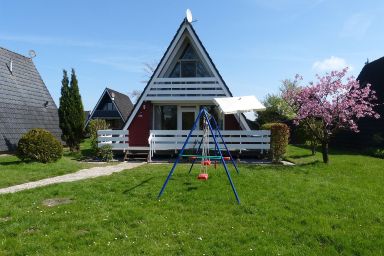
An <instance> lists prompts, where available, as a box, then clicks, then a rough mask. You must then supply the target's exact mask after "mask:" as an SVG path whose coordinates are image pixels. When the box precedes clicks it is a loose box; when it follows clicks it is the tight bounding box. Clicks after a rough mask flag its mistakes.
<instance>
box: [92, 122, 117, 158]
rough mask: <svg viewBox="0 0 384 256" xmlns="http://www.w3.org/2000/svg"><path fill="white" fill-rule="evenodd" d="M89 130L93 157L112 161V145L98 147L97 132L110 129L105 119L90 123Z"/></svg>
mask: <svg viewBox="0 0 384 256" xmlns="http://www.w3.org/2000/svg"><path fill="white" fill-rule="evenodd" d="M87 129H88V132H89V135H90V139H91V149H92V153H93V155H94V156H96V157H98V158H100V159H102V160H103V161H107V162H109V161H111V160H112V158H113V152H112V147H111V146H110V145H104V146H102V147H100V148H99V147H98V146H97V131H98V130H107V129H109V126H108V124H107V122H106V121H105V120H104V119H93V120H91V121H90V122H89V124H88V127H87Z"/></svg>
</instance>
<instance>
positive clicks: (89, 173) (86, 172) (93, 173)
mask: <svg viewBox="0 0 384 256" xmlns="http://www.w3.org/2000/svg"><path fill="white" fill-rule="evenodd" d="M145 163H146V162H135V163H133V162H129V163H128V162H124V163H120V164H117V165H111V166H103V167H92V168H88V169H82V170H80V171H77V172H74V173H69V174H65V175H61V176H56V177H51V178H46V179H42V180H37V181H32V182H28V183H24V184H19V185H15V186H11V187H7V188H1V189H0V194H9V193H15V192H18V191H22V190H27V189H32V188H38V187H43V186H48V185H51V184H57V183H64V182H72V181H78V180H85V179H91V178H96V177H100V176H108V175H111V174H112V173H115V172H121V171H123V170H127V169H132V168H135V167H137V166H140V165H143V164H145Z"/></svg>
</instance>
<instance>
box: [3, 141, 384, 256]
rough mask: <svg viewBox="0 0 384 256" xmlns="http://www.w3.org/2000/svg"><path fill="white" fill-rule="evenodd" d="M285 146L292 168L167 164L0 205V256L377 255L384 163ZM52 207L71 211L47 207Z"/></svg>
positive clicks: (383, 243) (383, 235)
mask: <svg viewBox="0 0 384 256" xmlns="http://www.w3.org/2000/svg"><path fill="white" fill-rule="evenodd" d="M308 154H309V150H306V149H302V148H298V147H290V151H289V154H288V158H289V159H291V160H293V161H296V162H297V163H302V164H300V165H296V166H254V165H241V166H240V171H241V173H240V175H236V173H235V172H234V171H233V169H232V171H231V173H232V177H233V180H234V182H235V185H236V187H237V190H238V192H239V195H240V198H241V200H242V203H241V205H237V204H236V201H235V198H234V196H233V194H232V191H231V188H230V186H229V183H228V181H227V178H226V176H225V173H224V171H223V170H222V169H221V168H220V169H218V170H214V169H213V168H211V169H210V171H209V174H210V178H209V180H208V181H205V182H202V181H198V180H197V179H196V175H197V173H198V172H199V171H198V169H195V170H194V174H193V175H188V174H187V172H188V165H181V166H180V167H179V168H177V169H176V172H175V174H174V176H173V178H172V180H171V181H170V182H169V184H168V187H167V189H166V191H165V193H164V195H163V197H162V198H161V200H160V201H158V200H156V196H157V193H158V192H159V190H160V187H161V185H162V183H163V182H164V179H165V176H166V174H167V173H168V171H169V169H170V165H168V164H166V165H144V166H141V167H139V168H136V169H133V170H130V171H126V172H122V173H118V174H114V175H112V176H109V177H103V178H96V179H92V180H87V181H81V182H74V183H66V184H59V185H54V186H49V187H45V188H38V189H34V190H30V191H23V192H19V193H16V194H9V195H3V196H0V255H26V254H28V255H63V254H71V255H94V254H99V255H127V254H129V255H138V254H143V255H383V254H384V249H383V248H384V229H383V225H384V212H383V205H382V198H383V194H384V186H383V185H384V179H383V166H384V160H382V159H376V158H372V157H367V156H360V155H350V154H347V153H338V152H336V153H332V152H331V155H330V156H331V158H330V159H331V164H329V165H325V164H323V163H321V162H318V161H316V160H320V159H321V155H316V156H315V157H312V156H309V155H308ZM49 198H69V199H71V200H72V202H71V203H70V204H66V205H58V206H55V207H45V206H43V205H42V202H43V201H44V200H46V199H49Z"/></svg>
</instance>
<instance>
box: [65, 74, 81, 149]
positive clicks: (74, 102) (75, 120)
mask: <svg viewBox="0 0 384 256" xmlns="http://www.w3.org/2000/svg"><path fill="white" fill-rule="evenodd" d="M69 94H70V103H71V104H70V113H71V115H70V126H71V137H72V138H71V140H70V141H71V145H68V146H70V149H71V151H78V150H79V149H80V142H81V140H82V139H83V135H84V122H85V117H84V107H83V103H82V101H81V95H80V92H79V86H78V81H77V78H76V73H75V70H74V69H72V74H71V83H70V87H69Z"/></svg>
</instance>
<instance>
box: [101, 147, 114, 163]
mask: <svg viewBox="0 0 384 256" xmlns="http://www.w3.org/2000/svg"><path fill="white" fill-rule="evenodd" d="M98 157H99V158H100V159H101V160H103V161H105V162H109V161H111V160H112V159H113V151H112V146H111V145H103V146H101V147H100V148H99V152H98Z"/></svg>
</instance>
